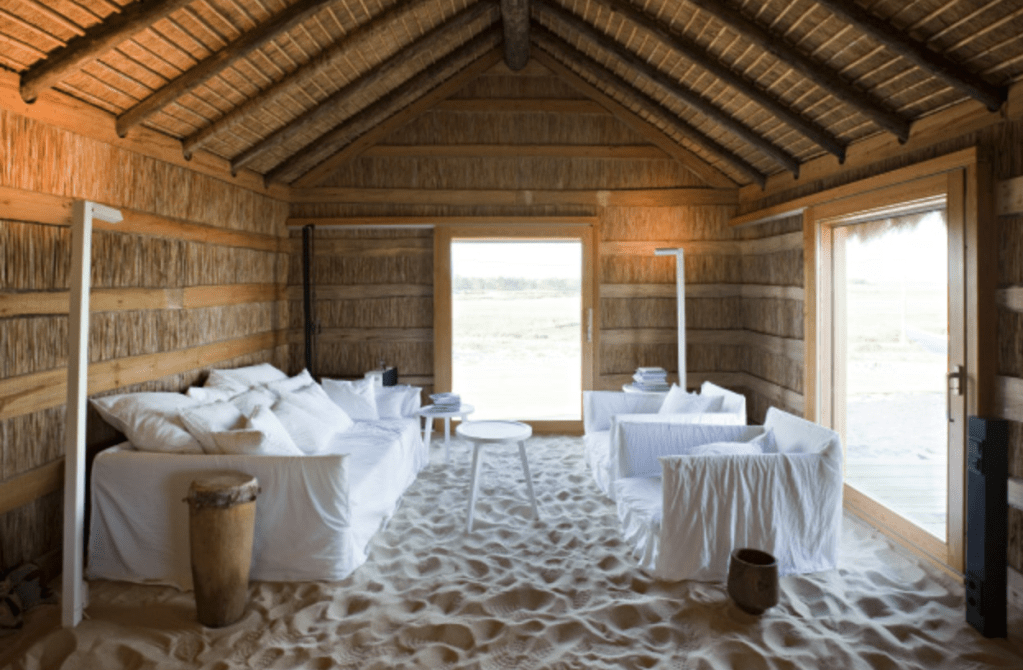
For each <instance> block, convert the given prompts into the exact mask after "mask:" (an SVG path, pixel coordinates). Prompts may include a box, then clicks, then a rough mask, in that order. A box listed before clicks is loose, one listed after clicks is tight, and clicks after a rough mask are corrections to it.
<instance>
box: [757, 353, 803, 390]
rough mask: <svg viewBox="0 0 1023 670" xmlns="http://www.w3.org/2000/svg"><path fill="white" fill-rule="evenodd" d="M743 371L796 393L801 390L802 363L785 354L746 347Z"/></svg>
mask: <svg viewBox="0 0 1023 670" xmlns="http://www.w3.org/2000/svg"><path fill="white" fill-rule="evenodd" d="M743 368H744V370H745V372H748V373H750V374H752V375H753V376H755V377H760V378H761V379H766V380H767V381H769V382H771V383H773V384H777V385H778V386H781V387H784V388H787V389H788V390H790V391H795V392H796V393H802V392H803V363H802V362H801V361H794V360H792V359H791V358H786V357H785V356H779V355H778V354H772V353H770V352H768V351H763V350H762V349H754V348H746V349H745V358H744V362H743Z"/></svg>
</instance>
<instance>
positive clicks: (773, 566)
mask: <svg viewBox="0 0 1023 670" xmlns="http://www.w3.org/2000/svg"><path fill="white" fill-rule="evenodd" d="M728 595H729V596H731V598H732V600H733V601H735V604H736V605H738V606H739V609H741V610H742V611H744V612H747V613H749V614H756V615H760V614H763V613H764V611H765V610H767V609H768V608H770V607H774V606H775V605H777V604H778V561H777V560H776V559H775V558H774V556H772V555H771V554H769V553H767V552H766V551H760V550H759V549H736V550H735V551H733V552H732V557H731V560H730V561H729V564H728Z"/></svg>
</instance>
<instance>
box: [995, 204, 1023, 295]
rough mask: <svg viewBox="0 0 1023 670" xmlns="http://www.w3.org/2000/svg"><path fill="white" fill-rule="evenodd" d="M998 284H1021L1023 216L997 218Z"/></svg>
mask: <svg viewBox="0 0 1023 670" xmlns="http://www.w3.org/2000/svg"><path fill="white" fill-rule="evenodd" d="M998 223H999V226H998V237H999V244H998V283H999V284H1007V285H1019V284H1023V216H1011V217H1010V216H1006V217H1000V218H999V222H998Z"/></svg>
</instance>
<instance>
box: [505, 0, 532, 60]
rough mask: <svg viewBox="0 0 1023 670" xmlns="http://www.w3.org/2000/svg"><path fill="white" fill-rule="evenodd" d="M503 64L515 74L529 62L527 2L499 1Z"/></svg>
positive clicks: (526, 0)
mask: <svg viewBox="0 0 1023 670" xmlns="http://www.w3.org/2000/svg"><path fill="white" fill-rule="evenodd" d="M501 24H502V27H503V28H504V62H505V64H506V65H507V66H508V67H509V68H510V69H511V70H512V71H515V72H518V71H519V70H521V69H522V68H524V67H526V63H528V62H529V0H501Z"/></svg>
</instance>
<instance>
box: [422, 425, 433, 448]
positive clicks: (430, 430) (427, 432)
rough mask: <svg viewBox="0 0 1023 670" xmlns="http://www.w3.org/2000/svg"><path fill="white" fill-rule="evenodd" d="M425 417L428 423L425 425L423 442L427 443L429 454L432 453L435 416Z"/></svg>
mask: <svg viewBox="0 0 1023 670" xmlns="http://www.w3.org/2000/svg"><path fill="white" fill-rule="evenodd" d="M423 419H424V420H425V421H424V423H425V424H426V425H425V426H424V427H423V444H425V445H426V453H427V455H429V453H430V435H431V434H432V433H433V417H429V416H424V417H423Z"/></svg>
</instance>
